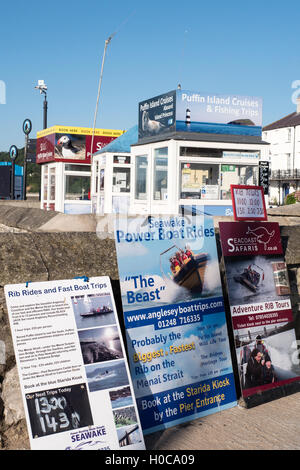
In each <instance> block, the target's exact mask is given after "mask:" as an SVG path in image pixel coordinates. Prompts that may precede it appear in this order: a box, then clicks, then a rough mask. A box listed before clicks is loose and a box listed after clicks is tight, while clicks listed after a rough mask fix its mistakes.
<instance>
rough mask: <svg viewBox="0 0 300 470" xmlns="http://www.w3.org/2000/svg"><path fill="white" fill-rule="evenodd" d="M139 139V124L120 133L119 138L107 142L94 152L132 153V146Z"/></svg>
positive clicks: (98, 153)
mask: <svg viewBox="0 0 300 470" xmlns="http://www.w3.org/2000/svg"><path fill="white" fill-rule="evenodd" d="M137 141H138V126H137V125H136V126H133V127H131V129H128V131H127V132H125V133H124V134H122V135H120V137H118V138H117V139H115V140H113V141H112V142H110V143H109V144H107V145H106V146H105V147H103V149H101V150H99V152H97V153H94V156H95V155H100V154H101V153H105V152H113V153H130V146H131V145H133V144H136V143H137Z"/></svg>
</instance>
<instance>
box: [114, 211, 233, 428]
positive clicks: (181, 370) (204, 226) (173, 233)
mask: <svg viewBox="0 0 300 470" xmlns="http://www.w3.org/2000/svg"><path fill="white" fill-rule="evenodd" d="M115 240H116V249H117V257H118V265H119V273H120V282H121V291H122V303H123V311H124V320H125V328H126V334H127V347H128V354H129V364H130V369H131V375H132V380H133V386H134V389H135V395H136V398H137V405H138V409H139V413H140V419H141V424H142V428H143V431H144V434H148V433H151V432H154V431H157V430H160V429H164V428H168V427H170V426H173V425H177V424H179V423H181V422H185V421H189V420H192V419H196V418H199V417H202V416H205V415H208V414H211V413H214V412H216V411H221V410H224V409H226V408H230V407H233V406H235V405H236V395H235V385H234V377H233V371H232V363H231V355H230V349H229V342H228V334H227V325H226V319H225V312H224V302H223V295H222V287H221V281H220V274H219V265H218V257H217V250H216V241H215V232H214V227H213V221H212V218H210V217H200V216H197V218H196V217H187V216H163V217H151V216H149V217H146V218H145V217H144V218H143V217H138V218H131V219H130V218H129V219H126V220H125V219H117V220H116V227H115Z"/></svg>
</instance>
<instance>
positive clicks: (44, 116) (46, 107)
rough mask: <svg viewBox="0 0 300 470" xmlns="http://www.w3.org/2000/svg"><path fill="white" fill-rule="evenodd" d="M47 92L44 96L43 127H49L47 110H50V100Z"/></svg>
mask: <svg viewBox="0 0 300 470" xmlns="http://www.w3.org/2000/svg"><path fill="white" fill-rule="evenodd" d="M44 94H45V98H44V112H43V129H47V110H48V102H47V93H44Z"/></svg>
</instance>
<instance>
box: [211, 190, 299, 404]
mask: <svg viewBox="0 0 300 470" xmlns="http://www.w3.org/2000/svg"><path fill="white" fill-rule="evenodd" d="M232 194H233V206H234V214H235V219H236V220H237V222H219V228H220V241H221V247H222V253H223V257H224V264H225V273H226V281H227V291H228V298H229V304H230V313H231V320H232V327H233V333H234V344H235V350H236V358H237V363H238V373H239V379H240V384H241V391H242V397H243V399H244V400H245V403H246V406H247V407H251V406H255V405H258V404H261V403H264V402H267V401H270V400H272V399H275V398H278V397H280V396H284V395H286V394H288V393H291V392H292V391H294V390H296V389H297V391H298V390H299V389H300V367H299V357H298V346H297V341H296V334H295V330H294V323H293V313H292V305H291V299H290V286H289V279H288V272H287V267H286V263H285V261H284V254H283V248H282V244H281V236H280V229H279V224H278V223H273V222H266V221H265V220H266V219H267V214H266V211H265V209H264V194H263V188H259V187H257V188H253V187H246V186H242V187H241V188H239V187H234V188H232Z"/></svg>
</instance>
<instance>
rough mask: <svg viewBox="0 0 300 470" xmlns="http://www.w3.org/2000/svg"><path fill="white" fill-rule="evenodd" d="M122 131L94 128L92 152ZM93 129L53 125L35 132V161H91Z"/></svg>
mask: <svg viewBox="0 0 300 470" xmlns="http://www.w3.org/2000/svg"><path fill="white" fill-rule="evenodd" d="M123 133H124V131H119V130H113V129H95V130H94V141H93V154H95V153H96V152H98V151H99V150H101V149H102V148H103V147H105V145H107V144H109V143H110V142H111V141H113V140H114V139H116V138H117V137H119V136H120V135H122V134H123ZM92 136H93V129H89V128H84V127H67V126H53V127H50V128H48V129H45V130H44V131H40V132H38V133H37V150H36V163H47V162H51V161H57V162H67V163H85V164H90V163H91V146H92Z"/></svg>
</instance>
